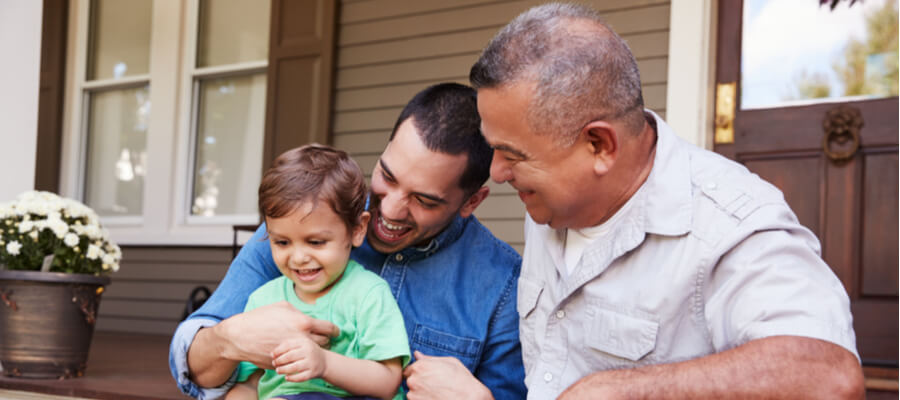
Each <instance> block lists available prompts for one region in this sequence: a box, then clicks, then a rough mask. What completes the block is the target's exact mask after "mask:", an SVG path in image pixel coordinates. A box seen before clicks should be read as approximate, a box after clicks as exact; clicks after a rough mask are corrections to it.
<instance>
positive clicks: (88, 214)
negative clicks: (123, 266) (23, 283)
mask: <svg viewBox="0 0 900 400" xmlns="http://www.w3.org/2000/svg"><path fill="white" fill-rule="evenodd" d="M50 255H52V256H53V257H52V263H51V264H50V272H65V273H77V274H91V275H105V274H108V273H111V272H115V271H118V270H119V261H121V259H122V251H121V250H120V249H119V246H117V245H116V244H115V243H114V242H112V241H111V240H110V239H109V233H108V232H107V231H106V230H105V229H103V228H102V227H101V226H100V219H99V217H98V216H97V214H96V213H95V212H94V211H93V210H91V209H90V208H89V207H87V206H85V205H84V204H82V203H80V202H78V201H75V200H72V199H67V198H63V197H59V196H57V195H56V194H53V193H50V192H39V191H29V192H25V193H22V194H20V195H19V197H18V198H17V199H16V200H15V201H12V202H9V203H0V266H3V265H5V266H6V268H7V269H11V270H34V271H39V270H41V267H42V265H43V263H44V259H45V258H46V257H47V256H50Z"/></svg>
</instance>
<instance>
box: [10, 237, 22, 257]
mask: <svg viewBox="0 0 900 400" xmlns="http://www.w3.org/2000/svg"><path fill="white" fill-rule="evenodd" d="M21 249H22V244H21V243H19V241H17V240H13V241H11V242H9V243H7V244H6V252H7V253H9V254H11V255H14V256H17V255H19V250H21Z"/></svg>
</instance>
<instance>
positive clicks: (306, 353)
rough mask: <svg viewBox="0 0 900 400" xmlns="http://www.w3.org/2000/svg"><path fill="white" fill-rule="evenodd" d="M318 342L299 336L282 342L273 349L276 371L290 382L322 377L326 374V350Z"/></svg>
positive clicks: (273, 363)
mask: <svg viewBox="0 0 900 400" xmlns="http://www.w3.org/2000/svg"><path fill="white" fill-rule="evenodd" d="M326 351H327V350H323V349H322V348H321V347H319V345H318V344H316V342H313V341H312V340H311V339H309V338H307V337H305V336H299V337H296V338H293V339H290V340H288V341H285V342H283V343H281V344H280V345H279V346H278V347H276V348H275V350H273V351H272V365H273V366H274V367H275V372H277V373H278V374H280V375H284V376H285V377H284V379H285V380H287V381H290V382H303V381H308V380H310V379H315V378H321V377H322V375H324V374H325V369H326V361H325V358H326V357H325V352H326Z"/></svg>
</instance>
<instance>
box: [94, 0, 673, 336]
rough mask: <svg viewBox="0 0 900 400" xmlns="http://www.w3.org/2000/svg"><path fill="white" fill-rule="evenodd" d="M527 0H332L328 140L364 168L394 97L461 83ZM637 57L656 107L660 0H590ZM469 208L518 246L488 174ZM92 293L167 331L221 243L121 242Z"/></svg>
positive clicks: (374, 153)
mask: <svg viewBox="0 0 900 400" xmlns="http://www.w3.org/2000/svg"><path fill="white" fill-rule="evenodd" d="M538 3H539V2H536V1H506V2H496V1H487V0H455V1H445V0H402V1H401V0H364V1H350V0H345V1H343V3H342V4H341V7H340V8H341V9H340V17H339V26H338V44H337V46H338V49H337V60H336V66H337V71H336V75H335V93H334V94H335V97H334V98H335V106H334V115H333V125H332V126H333V136H332V143H333V144H334V145H335V146H337V147H339V148H342V149H345V150H347V151H348V152H350V153H351V154H352V155H353V157H354V158H355V159H356V160H357V161H358V162H359V163H360V165H361V166H362V167H363V170H364V171H367V173H368V172H371V171H372V168H373V167H374V165H375V162H376V161H377V159H378V156H379V155H380V154H381V151H382V150H383V149H384V146H385V144H386V143H387V139H388V136H389V135H390V130H391V128H392V127H393V124H394V121H395V119H396V118H397V115H399V113H400V111H401V109H402V107H403V106H404V105H405V104H406V102H407V101H408V100H409V99H410V98H411V97H412V96H413V94H415V93H416V92H417V91H419V90H421V89H422V88H424V87H425V86H427V85H430V84H434V83H438V82H445V81H456V82H460V83H467V81H468V73H469V67H470V66H471V65H472V63H474V62H475V60H476V59H477V57H478V55H479V53H480V51H481V48H482V47H483V46H484V45H485V44H486V43H487V41H488V40H489V39H490V38H491V37H492V36H493V35H494V33H495V32H496V31H497V30H498V29H500V28H501V27H502V26H503V25H504V24H506V23H507V22H509V20H510V19H512V18H513V17H514V16H516V15H517V14H518V13H520V12H522V11H524V10H525V9H527V8H528V7H530V6H532V5H535V4H538ZM586 3H587V4H590V5H592V6H594V7H595V8H596V9H598V10H600V11H601V12H602V14H603V15H604V16H605V18H606V20H607V22H609V23H610V24H611V25H612V26H613V28H614V29H616V31H617V32H619V34H620V35H622V36H623V37H624V38H625V40H627V41H628V42H629V44H630V46H631V48H632V50H633V51H634V53H635V56H636V57H637V60H638V66H639V68H640V70H641V76H642V79H643V83H644V100H645V102H646V104H647V106H648V107H649V108H651V109H653V110H655V111H658V112H661V113H662V114H663V115H665V104H666V102H665V101H666V71H667V60H668V41H669V39H668V35H669V32H668V27H669V1H668V0H632V1H628V2H623V1H620V0H594V1H588V2H586ZM489 186H490V187H491V195H490V196H489V197H488V198H487V199H486V200H485V202H484V203H483V204H482V205H481V206H480V207H479V208H478V210H477V211H476V213H475V214H476V215H477V216H478V218H479V219H480V220H481V221H482V222H483V223H484V224H485V225H487V227H488V228H490V229H491V230H492V231H493V232H494V234H495V235H497V236H498V237H499V238H500V239H502V240H504V241H506V242H508V243H510V244H511V245H512V246H513V247H514V248H516V249H517V250H518V251H519V252H521V251H522V247H523V246H524V240H523V236H522V224H523V218H524V215H525V208H524V206H523V205H522V203H521V202H520V201H519V199H518V197H517V196H516V194H515V192H514V191H512V190H511V188H510V187H509V185H496V184H494V183H489ZM123 252H124V262H123V265H122V269H121V270H120V271H119V273H117V274H116V275H114V277H113V282H112V284H111V285H110V286H109V287H108V290H107V292H106V293H105V294H104V297H103V301H102V302H101V306H100V312H99V318H98V322H97V328H98V329H99V330H108V331H109V330H111V331H130V332H147V333H160V334H171V333H172V332H174V330H175V327H176V326H177V324H178V322H179V318H180V317H181V313H182V310H183V309H184V303H185V300H186V299H187V296H188V294H189V293H190V291H191V289H193V288H194V287H195V286H198V285H206V286H207V287H209V288H210V289H214V288H215V285H216V284H217V283H218V282H219V280H221V279H222V277H224V276H225V272H226V271H227V268H228V265H229V263H230V261H231V249H230V248H215V247H178V248H173V247H126V248H125V249H124V250H123Z"/></svg>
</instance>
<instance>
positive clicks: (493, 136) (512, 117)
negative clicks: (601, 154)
mask: <svg viewBox="0 0 900 400" xmlns="http://www.w3.org/2000/svg"><path fill="white" fill-rule="evenodd" d="M532 93H533V85H530V84H527V83H517V84H511V85H506V86H502V87H500V88H492V89H479V90H478V113H479V114H480V115H481V131H482V134H484V137H485V139H486V140H487V142H488V143H489V144H490V145H491V147H493V148H494V159H493V161H492V162H491V179H493V180H494V181H495V182H497V183H503V182H508V183H509V184H510V185H511V186H512V187H513V188H515V189H516V191H518V193H519V199H521V200H522V202H523V203H525V208H526V210H527V211H528V214H529V215H530V216H531V218H532V219H533V220H534V221H535V222H537V223H539V224H548V225H550V226H551V227H553V228H557V229H558V228H569V227H580V226H583V224H584V222H583V221H580V220H579V213H580V212H581V211H583V210H585V209H586V207H589V206H590V201H589V199H588V197H589V196H584V194H585V193H584V190H585V187H586V185H585V183H587V182H588V180H589V179H591V178H592V175H591V163H592V162H593V156H592V154H591V153H590V150H589V147H588V146H585V145H583V143H581V142H576V144H575V145H573V146H570V147H561V146H558V145H557V144H556V143H554V141H553V139H552V135H547V134H539V133H538V132H534V131H532V129H531V127H530V126H529V124H528V123H527V118H526V115H527V114H526V113H527V111H528V105H529V101H530V99H531V96H532ZM579 140H581V139H579Z"/></svg>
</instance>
